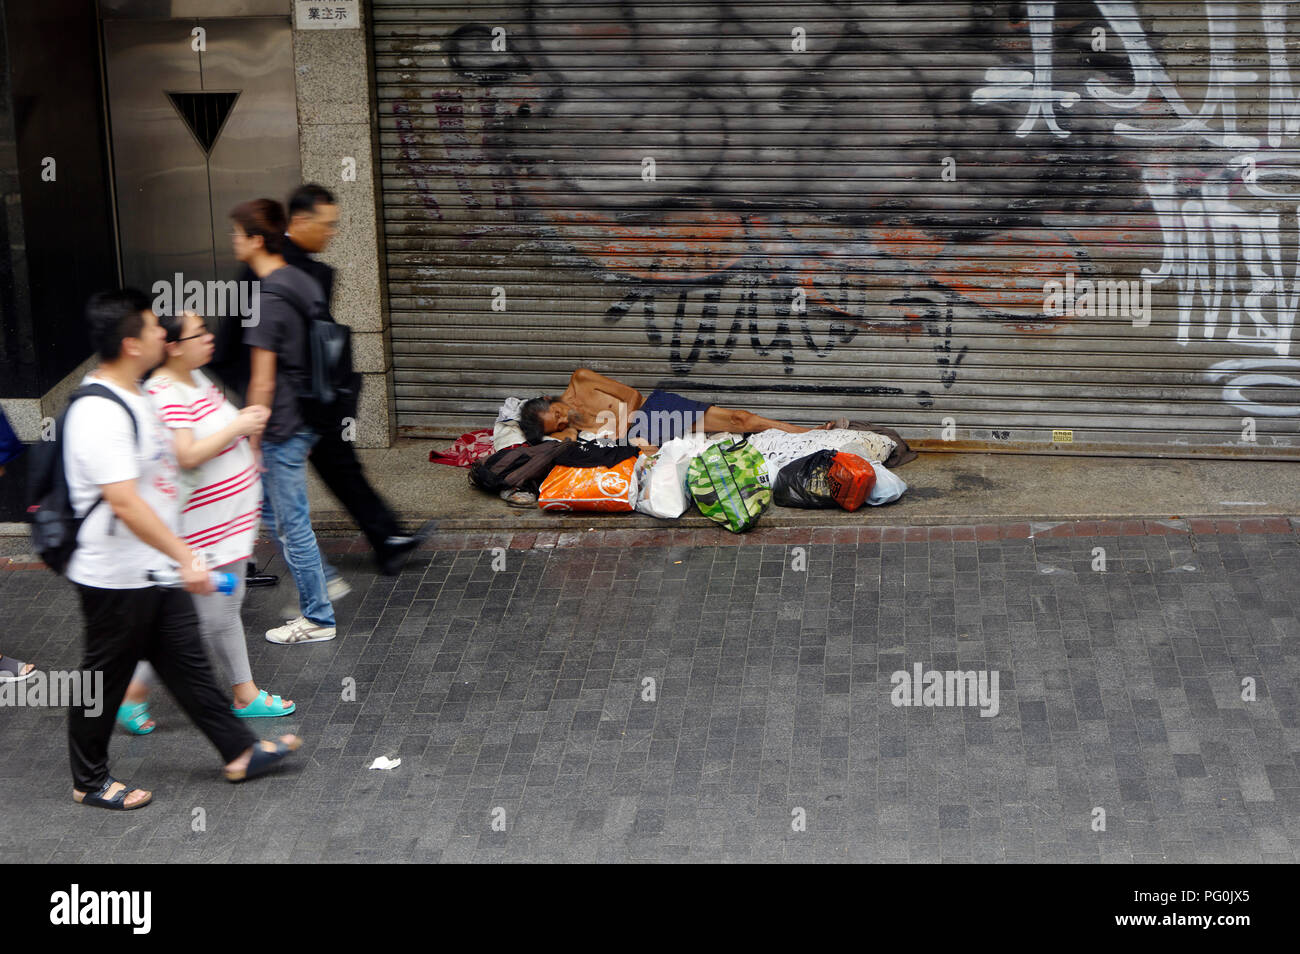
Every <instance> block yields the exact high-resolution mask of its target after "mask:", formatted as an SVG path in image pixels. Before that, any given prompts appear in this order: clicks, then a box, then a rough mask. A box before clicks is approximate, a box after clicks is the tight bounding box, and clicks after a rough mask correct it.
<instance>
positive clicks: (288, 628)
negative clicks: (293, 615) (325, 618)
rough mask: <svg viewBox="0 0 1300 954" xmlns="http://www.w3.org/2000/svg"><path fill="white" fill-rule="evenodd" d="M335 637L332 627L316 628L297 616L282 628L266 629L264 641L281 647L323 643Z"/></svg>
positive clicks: (307, 620) (310, 622)
mask: <svg viewBox="0 0 1300 954" xmlns="http://www.w3.org/2000/svg"><path fill="white" fill-rule="evenodd" d="M335 635H336V632H335V629H334V627H333V626H318V625H317V624H315V623H313V622H312V621H311V620H309V619H308V618H307V617H306V616H299V617H298V618H297V619H294V620H290V621H289V622H288V623H286V624H285V625H284V626H278V627H276V628H275V629H268V630H267V631H266V641H267V642H268V643H279V644H280V645H281V646H291V645H294V644H295V643H323V642H325V641H326V640H327V639H333V638H334V637H335Z"/></svg>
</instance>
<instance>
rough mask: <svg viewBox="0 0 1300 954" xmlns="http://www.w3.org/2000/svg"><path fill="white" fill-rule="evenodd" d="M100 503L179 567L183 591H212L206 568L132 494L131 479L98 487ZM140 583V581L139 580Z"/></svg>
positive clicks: (204, 592) (187, 546)
mask: <svg viewBox="0 0 1300 954" xmlns="http://www.w3.org/2000/svg"><path fill="white" fill-rule="evenodd" d="M99 490H100V493H101V494H102V495H103V497H104V502H105V503H106V504H108V505H109V506H110V507H112V508H113V513H114V514H115V515H116V516H117V519H118V520H121V521H122V523H124V524H125V525H126V528H127V529H128V530H130V531H131V532H132V533H133V534H135V536H136V537H137V538H138V539H139V540H141V541H143V542H144V543H147V544H148V545H149V546H151V547H153V548H154V549H155V550H158V551H159V552H161V553H165V554H166V555H167V556H169V557H171V558H172V559H173V560H175V561H176V563H177V564H178V565H179V566H180V574H181V578H182V580H183V581H184V583H185V589H187V590H189V591H190V592H191V593H195V594H199V595H206V594H208V593H211V592H212V584H211V583H210V582H209V581H208V571H207V568H206V567H204V566H203V563H202V561H201V560H199V559H198V554H197V553H196V552H195V551H194V550H191V549H190V547H189V545H188V544H186V542H185V541H184V540H182V539H181V538H180V537H178V536H176V534H174V533H172V531H171V530H170V528H168V526H167V524H165V523H163V522H162V518H160V517H159V516H158V515H157V514H156V513H154V512H153V509H152V508H151V507H150V506H149V505H148V504H147V503H145V502H144V501H143V500H142V499H141V498H140V494H139V493H137V492H136V489H135V480H120V481H118V482H117V483H114V484H101V485H100V488H99ZM140 582H141V583H142V584H143V583H144V582H145V581H144V580H141V581H140Z"/></svg>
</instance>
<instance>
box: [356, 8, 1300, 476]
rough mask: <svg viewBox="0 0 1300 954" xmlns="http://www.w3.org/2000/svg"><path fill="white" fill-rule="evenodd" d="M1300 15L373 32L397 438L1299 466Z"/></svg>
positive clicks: (589, 18)
mask: <svg viewBox="0 0 1300 954" xmlns="http://www.w3.org/2000/svg"><path fill="white" fill-rule="evenodd" d="M1295 6H1297V5H1295V4H1291V3H1283V2H1263V3H1214V2H1210V3H1181V2H1160V3H1137V4H1135V3H1130V2H1092V3H1053V2H1039V3H956V2H929V3H927V2H902V3H831V2H824V3H789V2H780V3H778V2H762V0H759V2H748V3H743V4H733V3H716V4H711V3H684V2H660V3H584V2H577V3H575V2H571V0H547V2H542V0H536V2H531V3H488V2H474V3H469V4H461V5H453V4H445V3H443V4H439V3H429V2H416V0H374V2H373V4H372V7H371V19H372V24H371V28H372V31H373V41H374V49H375V68H376V71H377V77H376V78H377V95H378V117H379V119H378V121H379V135H380V145H381V153H382V182H383V193H384V219H385V229H386V236H387V255H388V260H387V276H388V288H389V302H390V307H391V318H392V325H391V327H392V344H393V355H394V364H395V366H396V394H397V413H398V422H399V426H400V429H401V431H402V433H404V434H406V435H411V436H414V435H447V434H454V433H459V432H460V431H461V430H463V429H466V428H470V427H475V426H483V425H484V424H485V423H487V422H490V421H491V419H492V417H493V414H494V411H495V410H496V408H497V406H498V405H499V404H500V402H501V400H502V398H504V397H505V396H508V395H519V396H531V395H535V394H539V393H544V392H553V393H554V392H559V391H561V390H562V389H563V388H564V386H565V383H566V381H567V376H568V374H569V372H571V371H572V370H573V369H574V367H576V366H578V365H580V364H585V365H587V366H589V367H592V368H594V369H596V370H598V371H601V372H602V373H605V374H609V375H611V376H613V377H617V378H620V379H622V380H625V381H627V382H628V383H630V384H633V385H634V386H636V387H639V388H641V389H642V390H645V391H648V390H650V389H652V388H655V387H665V388H669V389H672V390H676V391H680V392H681V393H684V394H686V395H688V396H691V397H695V398H697V399H702V400H706V401H710V402H713V403H717V404H722V405H726V406H734V407H743V408H747V409H750V410H753V411H756V412H758V413H761V414H764V415H767V416H770V417H776V418H781V419H785V420H792V421H801V422H820V421H823V420H826V419H827V418H828V417H831V416H850V417H861V418H866V419H869V420H873V421H877V422H880V423H882V424H891V425H894V426H896V427H899V429H900V430H901V431H902V432H903V433H904V434H905V435H907V436H908V437H909V438H915V439H917V440H918V443H923V444H925V445H926V446H933V447H935V448H937V449H942V448H950V449H962V448H969V447H990V448H1007V449H1013V448H1015V449H1020V448H1032V449H1042V450H1051V449H1065V448H1066V445H1065V443H1064V442H1065V440H1066V438H1067V436H1068V437H1070V438H1072V442H1071V443H1070V445H1068V446H1069V448H1070V449H1072V450H1075V451H1082V452H1094V453H1114V452H1121V453H1123V452H1133V453H1156V454H1180V453H1186V454H1198V453H1208V454H1213V455H1226V454H1239V455H1247V454H1261V455H1267V456H1283V457H1286V456H1296V455H1298V454H1300V439H1297V436H1298V435H1297V432H1298V425H1300V389H1298V386H1300V358H1298V357H1297V356H1296V355H1295V354H1294V353H1293V351H1292V340H1293V331H1294V323H1295V314H1296V310H1297V308H1298V307H1300V258H1298V255H1297V248H1296V245H1297V243H1296V231H1297V218H1296V217H1297V212H1298V210H1297V203H1300V166H1298V165H1297V164H1296V157H1297V155H1300V153H1297V152H1296V151H1295V148H1296V145H1297V138H1298V137H1300V55H1297V52H1296V34H1297V18H1300V12H1297V13H1296V14H1295V16H1294V17H1293V16H1292V9H1293V7H1295ZM1052 283H1059V286H1060V287H1059V293H1058V288H1057V285H1055V284H1052ZM945 428H946V431H945ZM1061 432H1068V434H1067V433H1061Z"/></svg>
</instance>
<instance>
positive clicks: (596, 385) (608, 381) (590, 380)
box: [570, 368, 641, 411]
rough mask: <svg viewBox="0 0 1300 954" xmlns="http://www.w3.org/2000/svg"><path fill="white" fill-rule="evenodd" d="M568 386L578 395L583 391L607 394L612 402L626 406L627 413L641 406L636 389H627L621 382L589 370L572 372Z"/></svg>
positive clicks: (583, 369)
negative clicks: (618, 402)
mask: <svg viewBox="0 0 1300 954" xmlns="http://www.w3.org/2000/svg"><path fill="white" fill-rule="evenodd" d="M570 385H571V386H572V387H574V389H575V390H577V391H578V392H579V393H581V392H582V391H584V390H585V391H587V392H592V391H600V392H603V393H604V394H608V395H609V396H610V397H612V398H613V399H614V400H616V401H620V402H622V403H623V404H626V405H627V407H628V410H629V411H634V410H636V409H637V408H639V407H640V406H641V392H640V391H638V390H637V389H636V388H633V387H628V386H627V385H626V384H624V383H623V382H622V381H615V380H614V379H613V378H607V377H605V376H604V375H603V374H599V373H597V372H595V371H592V370H591V369H590V368H579V369H578V370H577V371H575V372H573V377H572V378H571V379H570Z"/></svg>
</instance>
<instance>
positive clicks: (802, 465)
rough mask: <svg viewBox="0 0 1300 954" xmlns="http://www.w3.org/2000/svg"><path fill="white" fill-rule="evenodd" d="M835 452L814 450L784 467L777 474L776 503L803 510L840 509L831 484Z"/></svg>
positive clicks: (774, 497)
mask: <svg viewBox="0 0 1300 954" xmlns="http://www.w3.org/2000/svg"><path fill="white" fill-rule="evenodd" d="M834 460H835V451H833V450H819V451H814V452H813V453H811V454H809V455H808V456H807V457H800V458H799V459H798V460H796V461H791V462H790V463H788V464H786V465H785V466H784V467H782V468H781V471H780V473H778V474H777V475H776V487H775V488H773V490H772V500H773V502H774V503H776V505H777V506H778V507H803V508H805V509H817V510H824V509H826V508H827V507H837V506H839V504H837V503H836V502H835V498H834V497H833V496H832V491H831V484H830V478H829V475H830V470H831V463H832V461H834Z"/></svg>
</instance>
